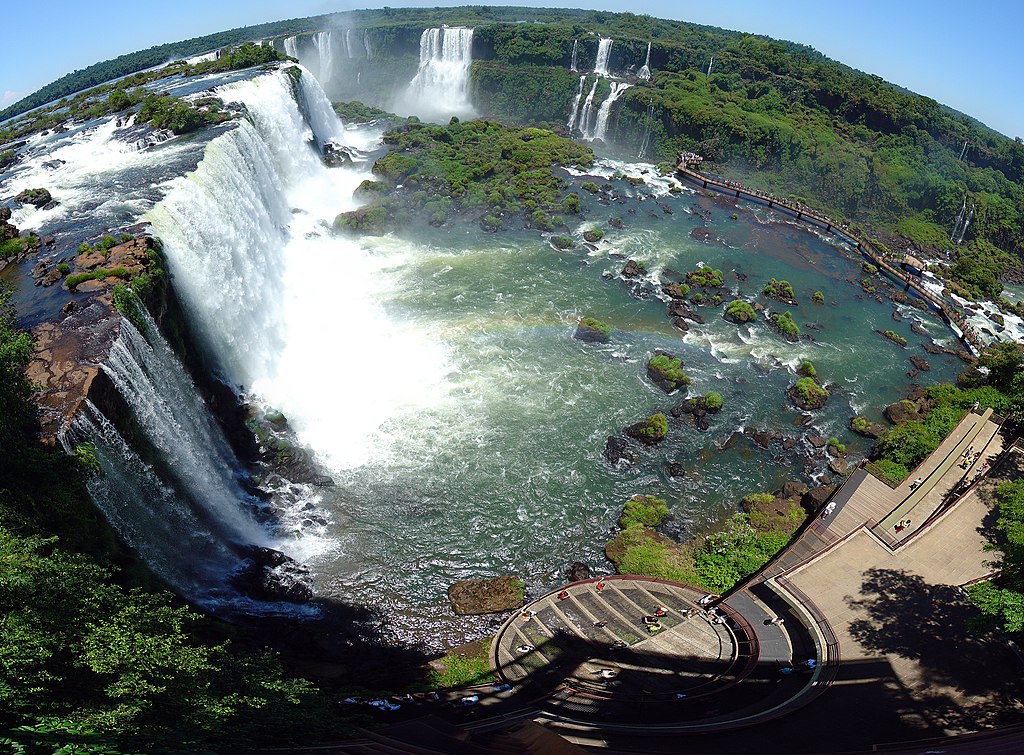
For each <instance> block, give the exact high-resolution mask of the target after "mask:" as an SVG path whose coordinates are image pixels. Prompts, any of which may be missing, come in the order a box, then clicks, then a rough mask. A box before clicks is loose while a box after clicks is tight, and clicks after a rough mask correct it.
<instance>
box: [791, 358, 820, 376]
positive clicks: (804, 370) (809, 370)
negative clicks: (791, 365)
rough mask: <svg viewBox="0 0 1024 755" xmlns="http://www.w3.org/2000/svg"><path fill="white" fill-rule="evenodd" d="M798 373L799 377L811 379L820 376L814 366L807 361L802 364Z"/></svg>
mask: <svg viewBox="0 0 1024 755" xmlns="http://www.w3.org/2000/svg"><path fill="white" fill-rule="evenodd" d="M796 372H797V374H798V375H803V376H804V377H809V378H813V377H817V376H818V371H817V370H816V369H814V364H813V363H812V362H810V361H809V360H807V359H805V360H804V361H802V362H801V363H800V366H799V367H798V368H797V371H796Z"/></svg>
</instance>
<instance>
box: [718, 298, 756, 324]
mask: <svg viewBox="0 0 1024 755" xmlns="http://www.w3.org/2000/svg"><path fill="white" fill-rule="evenodd" d="M725 319H726V320H730V321H732V322H735V323H745V322H753V321H754V320H756V319H757V312H756V311H755V310H754V308H753V307H752V306H750V304H749V303H748V302H745V301H743V300H742V299H734V300H733V301H731V302H729V303H728V304H726V305H725Z"/></svg>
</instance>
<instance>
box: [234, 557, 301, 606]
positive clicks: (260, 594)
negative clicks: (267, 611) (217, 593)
mask: <svg viewBox="0 0 1024 755" xmlns="http://www.w3.org/2000/svg"><path fill="white" fill-rule="evenodd" d="M242 555H243V557H244V558H245V561H243V563H242V566H241V568H240V569H239V570H238V571H236V572H235V574H234V575H233V576H232V577H231V583H232V584H233V585H234V586H235V587H236V588H237V589H238V590H240V591H241V592H243V593H245V594H246V595H249V596H250V597H253V598H255V599H256V600H266V601H278V600H284V601H287V602H289V603H305V602H307V601H308V600H309V599H310V598H312V597H313V589H312V587H310V580H309V567H308V566H304V565H303V564H300V563H299V562H298V561H296V560H295V559H293V558H291V557H290V556H287V555H286V554H284V553H282V552H281V551H278V550H274V549H273V548H265V547H262V546H255V545H254V546H249V547H247V548H245V549H243V552H242Z"/></svg>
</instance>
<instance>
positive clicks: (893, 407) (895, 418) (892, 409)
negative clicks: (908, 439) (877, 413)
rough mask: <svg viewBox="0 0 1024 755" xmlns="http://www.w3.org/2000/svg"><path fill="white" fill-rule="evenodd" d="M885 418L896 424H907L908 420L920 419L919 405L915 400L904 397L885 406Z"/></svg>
mask: <svg viewBox="0 0 1024 755" xmlns="http://www.w3.org/2000/svg"><path fill="white" fill-rule="evenodd" d="M885 418H886V419H887V420H889V421H890V422H892V423H893V424H894V425H905V424H906V423H908V422H917V421H919V420H920V419H921V415H920V414H919V413H918V411H917V405H916V404H915V403H914V402H913V401H910V400H907V399H904V400H903V401H897V402H896V403H895V404H889V405H888V406H887V407H885Z"/></svg>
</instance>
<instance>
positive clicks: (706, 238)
mask: <svg viewBox="0 0 1024 755" xmlns="http://www.w3.org/2000/svg"><path fill="white" fill-rule="evenodd" d="M690 238H694V239H697V241H703V242H705V243H710V242H712V241H718V240H719V238H718V234H716V233H715V232H714V231H712V230H711V229H710V228H704V227H700V228H694V229H693V230H692V231H690Z"/></svg>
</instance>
